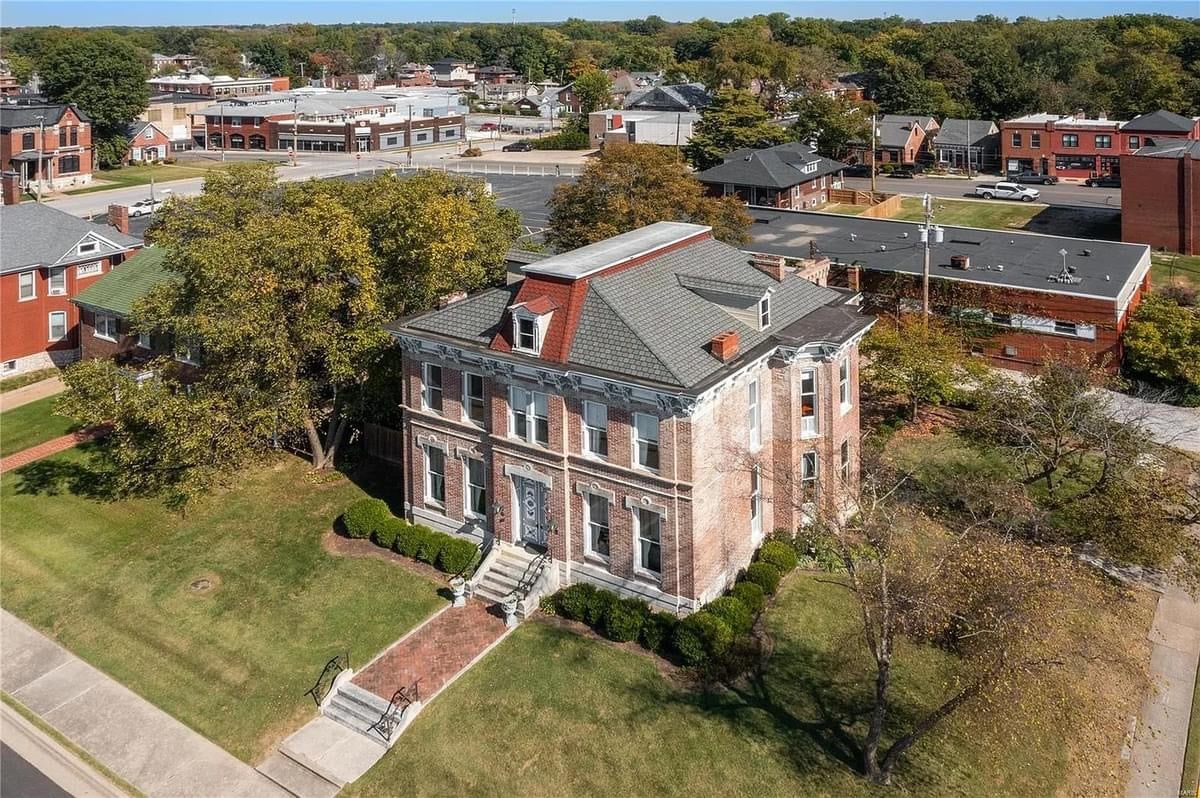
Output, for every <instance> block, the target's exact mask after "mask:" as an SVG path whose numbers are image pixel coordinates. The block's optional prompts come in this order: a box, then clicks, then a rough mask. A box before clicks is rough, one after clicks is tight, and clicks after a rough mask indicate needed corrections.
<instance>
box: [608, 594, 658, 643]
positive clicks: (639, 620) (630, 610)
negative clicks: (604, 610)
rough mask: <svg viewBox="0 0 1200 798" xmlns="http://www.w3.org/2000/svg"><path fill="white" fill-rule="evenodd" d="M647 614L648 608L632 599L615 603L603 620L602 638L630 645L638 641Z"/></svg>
mask: <svg viewBox="0 0 1200 798" xmlns="http://www.w3.org/2000/svg"><path fill="white" fill-rule="evenodd" d="M649 614H650V608H649V607H647V606H646V603H645V602H644V601H639V600H638V599H633V598H627V599H621V600H620V601H615V602H613V605H612V606H611V607H609V608H608V615H607V616H606V617H605V619H604V636H605V637H607V638H608V639H609V640H615V641H617V642H618V643H632V642H633V641H634V640H637V639H638V635H639V634H640V633H641V631H642V625H643V624H644V623H645V622H646V616H647V615H649Z"/></svg>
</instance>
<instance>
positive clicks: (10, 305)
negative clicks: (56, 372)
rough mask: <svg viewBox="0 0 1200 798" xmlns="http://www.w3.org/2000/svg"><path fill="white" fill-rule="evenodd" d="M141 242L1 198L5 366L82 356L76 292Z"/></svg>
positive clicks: (11, 370) (0, 325)
mask: <svg viewBox="0 0 1200 798" xmlns="http://www.w3.org/2000/svg"><path fill="white" fill-rule="evenodd" d="M141 245H142V242H141V241H139V240H138V239H136V238H131V237H130V236H127V235H124V234H122V233H119V232H117V231H116V230H114V229H113V228H111V227H107V226H104V225H99V224H93V223H92V222H89V221H86V220H84V219H80V218H79V217H77V216H72V215H70V214H69V213H63V212H62V211H59V210H55V209H54V208H51V207H49V206H46V205H42V204H39V203H32V202H27V203H25V204H23V205H6V206H0V373H3V374H4V375H5V376H7V375H10V374H19V373H21V372H24V371H32V370H35V369H40V368H47V367H49V366H61V365H64V364H66V363H69V362H71V361H73V360H75V359H77V358H78V356H79V334H78V324H79V311H78V308H77V307H76V306H75V305H74V304H72V302H71V300H72V298H73V297H74V296H75V295H76V294H78V293H79V292H80V291H82V290H84V289H85V288H87V287H88V286H89V285H91V284H92V282H94V281H95V280H96V279H97V278H99V277H101V276H102V275H104V274H107V273H108V272H109V271H111V270H112V269H113V268H114V267H117V266H118V265H119V264H121V263H122V262H123V261H124V259H125V258H126V257H128V256H129V255H131V254H132V253H133V252H135V251H136V250H137V249H138V248H139V247H140V246H141Z"/></svg>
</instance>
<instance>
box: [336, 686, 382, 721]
mask: <svg viewBox="0 0 1200 798" xmlns="http://www.w3.org/2000/svg"><path fill="white" fill-rule="evenodd" d="M335 697H336V698H338V699H341V700H342V701H349V702H352V703H354V704H357V705H360V706H362V707H364V708H365V709H367V710H369V711H370V712H374V713H375V717H379V715H380V714H381V713H382V712H383V711H384V710H385V709H387V708H388V702H387V701H386V700H384V699H383V698H382V697H381V696H377V695H375V694H374V693H372V692H371V691H370V690H364V689H363V688H361V687H359V686H358V685H357V684H355V683H354V682H344V683H342V685H341V686H339V687H338V691H337V693H336V696H335Z"/></svg>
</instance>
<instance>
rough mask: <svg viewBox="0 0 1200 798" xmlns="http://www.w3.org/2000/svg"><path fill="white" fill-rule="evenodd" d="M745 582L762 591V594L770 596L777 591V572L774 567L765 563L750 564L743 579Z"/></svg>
mask: <svg viewBox="0 0 1200 798" xmlns="http://www.w3.org/2000/svg"><path fill="white" fill-rule="evenodd" d="M743 579H744V581H746V582H753V583H754V584H756V585H758V586H759V587H761V588H762V589H763V593H765V594H767V595H768V596H770V595H772V594H773V593H774V592H775V591H776V590H778V589H779V570H778V569H776V568H775V566H774V565H769V564H767V563H765V562H752V563H750V567H749V568H747V569H746V573H745V575H744V577H743Z"/></svg>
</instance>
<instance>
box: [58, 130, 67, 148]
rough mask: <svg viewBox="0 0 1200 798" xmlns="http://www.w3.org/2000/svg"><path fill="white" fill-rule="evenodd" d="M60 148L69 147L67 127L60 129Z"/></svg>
mask: <svg viewBox="0 0 1200 798" xmlns="http://www.w3.org/2000/svg"><path fill="white" fill-rule="evenodd" d="M58 146H60V147H65V146H67V129H66V128H65V127H60V128H59V129H58Z"/></svg>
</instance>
